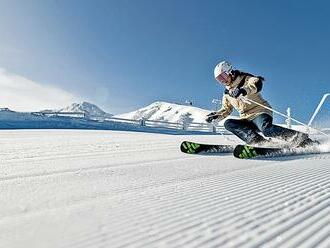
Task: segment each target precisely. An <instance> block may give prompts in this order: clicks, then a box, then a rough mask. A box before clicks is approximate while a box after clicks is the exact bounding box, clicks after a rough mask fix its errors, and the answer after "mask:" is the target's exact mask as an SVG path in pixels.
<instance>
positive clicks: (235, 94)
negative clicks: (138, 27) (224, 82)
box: [229, 88, 246, 98]
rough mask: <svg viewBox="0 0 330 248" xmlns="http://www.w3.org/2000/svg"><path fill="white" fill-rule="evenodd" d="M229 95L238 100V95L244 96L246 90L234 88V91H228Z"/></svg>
mask: <svg viewBox="0 0 330 248" xmlns="http://www.w3.org/2000/svg"><path fill="white" fill-rule="evenodd" d="M229 95H230V96H231V97H234V98H238V97H239V96H240V95H243V96H245V95H246V90H245V89H243V88H235V89H230V90H229Z"/></svg>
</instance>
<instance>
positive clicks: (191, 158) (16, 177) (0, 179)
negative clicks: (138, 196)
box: [0, 154, 195, 182]
mask: <svg viewBox="0 0 330 248" xmlns="http://www.w3.org/2000/svg"><path fill="white" fill-rule="evenodd" d="M94 155H95V154H94ZM194 159H195V158H193V157H181V156H180V157H174V158H170V159H163V160H159V159H158V158H155V159H153V160H146V161H138V162H136V161H132V162H123V163H113V164H110V165H108V164H107V165H101V166H90V167H79V168H75V169H66V170H58V171H52V172H42V173H33V174H20V175H15V176H9V177H0V182H1V181H8V180H16V179H23V178H36V177H42V176H52V175H62V174H65V173H77V172H81V171H94V170H99V169H115V168H117V167H119V169H121V168H123V167H124V166H125V167H132V166H133V167H134V166H140V165H149V164H155V163H156V164H157V163H164V162H172V161H185V160H194Z"/></svg>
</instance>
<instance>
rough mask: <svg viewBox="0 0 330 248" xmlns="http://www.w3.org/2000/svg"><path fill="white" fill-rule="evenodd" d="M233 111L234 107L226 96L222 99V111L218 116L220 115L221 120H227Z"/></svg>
mask: <svg viewBox="0 0 330 248" xmlns="http://www.w3.org/2000/svg"><path fill="white" fill-rule="evenodd" d="M232 111H233V105H231V103H230V102H229V100H228V98H227V96H226V94H224V95H223V97H222V105H221V109H220V110H219V111H218V115H219V117H218V119H219V120H223V119H225V118H226V117H227V116H228V115H230V114H231V112H232Z"/></svg>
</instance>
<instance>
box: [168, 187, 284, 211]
mask: <svg viewBox="0 0 330 248" xmlns="http://www.w3.org/2000/svg"><path fill="white" fill-rule="evenodd" d="M266 184H267V183H265V185H266ZM260 186H261V185H259V186H256V187H255V188H256V189H258V188H259V187H260ZM273 186H274V185H273ZM241 190H242V191H240V194H241V193H242V194H244V193H245V192H244V188H243V189H241ZM250 190H251V188H250V189H249V191H250ZM234 191H235V190H233V192H234ZM264 191H265V192H266V190H264ZM264 191H259V192H258V194H256V195H259V193H260V194H261V193H263V192H264ZM267 191H268V189H267ZM213 192H214V194H212V193H213ZM228 194H229V195H230V198H233V199H234V200H232V201H233V204H235V203H236V202H235V197H236V196H235V195H232V193H231V192H230V191H229V192H227V195H221V194H219V192H218V190H213V191H212V190H208V196H207V197H205V198H206V199H208V198H211V197H212V199H211V200H210V202H212V201H213V199H216V197H218V198H219V199H222V198H223V197H225V198H228ZM280 194H282V192H279V193H278V195H280ZM195 196H197V197H199V198H198V199H199V200H196V202H197V203H198V202H200V201H201V200H203V201H202V203H201V205H205V204H208V203H209V202H208V201H207V200H206V201H205V200H204V199H203V198H200V197H203V194H198V193H195ZM253 196H254V195H253ZM163 197H164V195H163ZM237 197H239V196H237ZM240 199H245V197H240ZM167 200H168V198H167ZM180 200H181V201H180V202H183V200H184V198H182V197H181V199H180ZM248 200H251V197H250V198H249V199H248ZM188 201H190V198H188ZM188 201H187V202H188ZM227 202H228V203H229V202H231V201H230V200H227ZM190 203H192V204H194V206H198V205H196V204H195V203H194V201H190Z"/></svg>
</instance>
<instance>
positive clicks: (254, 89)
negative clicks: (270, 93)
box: [242, 77, 264, 95]
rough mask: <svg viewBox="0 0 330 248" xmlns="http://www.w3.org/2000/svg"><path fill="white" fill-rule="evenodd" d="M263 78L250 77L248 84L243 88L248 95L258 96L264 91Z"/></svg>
mask: <svg viewBox="0 0 330 248" xmlns="http://www.w3.org/2000/svg"><path fill="white" fill-rule="evenodd" d="M263 80H264V79H263V78H262V77H248V78H247V79H246V83H245V84H244V86H243V87H242V88H243V89H244V90H245V91H246V95H250V94H256V93H258V92H260V91H261V89H262V81H263Z"/></svg>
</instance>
